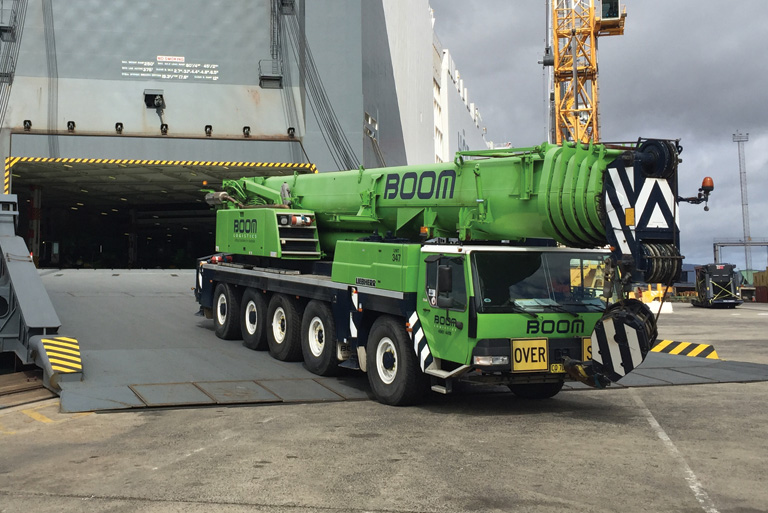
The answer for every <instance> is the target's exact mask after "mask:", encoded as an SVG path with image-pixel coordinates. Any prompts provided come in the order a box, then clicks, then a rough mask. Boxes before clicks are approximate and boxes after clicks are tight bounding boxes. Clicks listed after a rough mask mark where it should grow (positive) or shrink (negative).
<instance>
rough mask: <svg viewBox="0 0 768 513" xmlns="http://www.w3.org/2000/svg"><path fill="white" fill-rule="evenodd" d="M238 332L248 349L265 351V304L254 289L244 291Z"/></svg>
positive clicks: (260, 294)
mask: <svg viewBox="0 0 768 513" xmlns="http://www.w3.org/2000/svg"><path fill="white" fill-rule="evenodd" d="M240 331H241V332H242V334H243V345H244V346H245V347H247V348H248V349H254V350H256V351H265V350H266V349H268V348H269V346H268V345H267V302H266V301H265V300H264V295H263V294H262V293H261V292H259V291H258V290H255V289H251V288H248V289H245V292H244V293H243V300H242V301H241V311H240Z"/></svg>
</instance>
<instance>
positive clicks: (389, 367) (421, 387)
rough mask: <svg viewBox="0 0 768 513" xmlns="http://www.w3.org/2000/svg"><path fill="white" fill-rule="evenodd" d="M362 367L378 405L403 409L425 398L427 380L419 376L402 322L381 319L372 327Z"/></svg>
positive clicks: (414, 354)
mask: <svg viewBox="0 0 768 513" xmlns="http://www.w3.org/2000/svg"><path fill="white" fill-rule="evenodd" d="M366 363H367V372H368V383H369V384H370V385H371V390H372V391H373V395H374V396H375V397H376V399H377V400H378V401H379V402H381V403H384V404H390V405H393V406H407V405H413V404H418V403H420V402H422V401H423V400H424V398H425V397H426V392H427V391H428V387H429V377H428V376H427V375H426V374H424V373H423V372H421V368H420V367H419V363H418V360H417V357H416V353H415V352H414V350H413V345H412V344H411V341H410V338H409V337H408V333H407V332H406V331H405V320H402V319H398V318H395V317H390V316H382V317H379V318H378V319H377V320H376V321H375V322H374V323H373V326H372V327H371V332H370V334H369V335H368V348H367V358H366Z"/></svg>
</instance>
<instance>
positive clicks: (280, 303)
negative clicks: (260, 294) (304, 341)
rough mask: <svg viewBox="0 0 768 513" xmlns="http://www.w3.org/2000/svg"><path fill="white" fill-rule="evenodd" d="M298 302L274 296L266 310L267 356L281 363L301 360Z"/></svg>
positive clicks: (280, 295)
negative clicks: (267, 324)
mask: <svg viewBox="0 0 768 513" xmlns="http://www.w3.org/2000/svg"><path fill="white" fill-rule="evenodd" d="M302 311H303V308H302V307H301V303H299V302H298V300H296V299H294V298H292V297H290V296H286V295H284V294H275V295H274V296H272V299H270V300H269V308H268V309H267V322H268V323H269V327H268V329H267V345H268V346H269V354H271V355H272V357H273V358H275V359H277V360H280V361H283V362H297V361H300V360H301V314H302Z"/></svg>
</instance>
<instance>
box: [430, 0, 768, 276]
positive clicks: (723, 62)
mask: <svg viewBox="0 0 768 513" xmlns="http://www.w3.org/2000/svg"><path fill="white" fill-rule="evenodd" d="M547 1H548V0H514V1H512V0H484V1H482V2H479V1H475V0H472V1H469V0H430V5H431V6H432V8H433V10H434V16H435V31H436V33H437V35H438V38H439V39H440V41H441V42H442V44H443V47H444V48H446V49H448V50H449V51H450V52H451V55H452V56H453V60H454V61H455V63H456V68H457V69H458V70H459V71H460V72H461V76H462V78H463V79H464V83H465V86H466V87H467V88H468V91H469V101H471V102H474V103H475V104H476V106H477V107H478V109H479V110H480V114H481V116H482V119H483V125H484V126H485V127H486V128H487V130H488V132H487V138H488V139H490V140H492V141H493V142H494V143H497V144H499V143H505V142H511V143H512V146H513V147H524V146H532V145H536V144H540V143H541V142H543V141H545V140H546V120H547V106H546V105H545V98H546V88H545V76H544V72H543V68H542V66H541V65H540V64H538V61H540V60H541V58H542V56H543V54H544V46H545V41H546V25H545V23H546V20H545V18H546V2H547ZM595 3H596V4H597V3H599V0H595ZM622 5H624V6H626V9H627V19H626V24H625V29H624V35H621V36H610V37H601V38H600V39H599V43H598V62H599V77H598V86H599V108H600V130H601V139H602V140H603V141H635V140H637V138H638V137H649V138H653V137H656V138H669V139H678V138H679V139H680V145H681V146H683V152H682V154H681V155H680V157H681V159H682V163H681V164H680V167H679V191H678V192H679V194H680V195H681V196H686V197H688V196H695V195H696V193H697V192H698V189H699V187H700V186H701V181H702V179H703V178H704V177H705V176H710V177H712V179H713V180H714V184H715V189H714V192H713V193H712V196H711V200H710V202H709V207H710V210H709V212H705V211H704V209H703V205H690V204H681V207H680V224H681V249H682V251H681V252H682V254H683V255H684V256H685V263H694V264H703V263H709V262H713V261H714V253H713V247H712V245H713V242H714V241H715V240H718V241H722V240H728V239H730V240H733V239H743V237H744V229H743V223H742V200H741V182H740V174H739V156H738V145H737V144H736V143H735V142H733V134H734V133H736V132H741V133H744V134H749V141H748V142H746V143H745V144H744V153H745V169H746V177H747V180H746V181H747V194H748V209H749V228H750V236H751V238H752V240H763V241H768V222H766V221H767V220H768V63H766V61H764V60H761V57H760V55H762V52H763V51H765V49H766V48H767V47H768V30H767V29H766V28H765V27H766V23H768V1H766V0H741V1H739V2H723V1H714V0H674V1H670V0H623V1H622ZM751 254H752V268H753V269H757V270H763V269H765V268H766V266H768V249H767V248H765V247H756V248H752V253H751ZM721 255H722V261H725V262H728V263H733V264H736V266H737V267H738V268H739V269H744V268H745V260H746V258H745V254H744V249H743V248H735V247H734V248H723V250H722V251H721Z"/></svg>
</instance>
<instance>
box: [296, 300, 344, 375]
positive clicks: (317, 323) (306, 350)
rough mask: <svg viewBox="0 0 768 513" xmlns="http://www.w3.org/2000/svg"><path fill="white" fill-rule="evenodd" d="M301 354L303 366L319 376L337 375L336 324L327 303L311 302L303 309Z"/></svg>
mask: <svg viewBox="0 0 768 513" xmlns="http://www.w3.org/2000/svg"><path fill="white" fill-rule="evenodd" d="M301 352H302V354H303V355H304V365H306V367H307V369H308V370H309V371H310V372H311V373H313V374H317V375H319V376H335V375H337V374H338V373H339V359H338V358H337V356H336V323H335V322H334V320H333V312H332V311H331V307H330V305H329V304H328V303H326V302H324V301H317V300H312V301H310V302H309V304H308V305H307V308H305V309H304V316H303V318H302V321H301Z"/></svg>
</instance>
